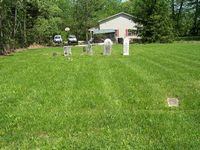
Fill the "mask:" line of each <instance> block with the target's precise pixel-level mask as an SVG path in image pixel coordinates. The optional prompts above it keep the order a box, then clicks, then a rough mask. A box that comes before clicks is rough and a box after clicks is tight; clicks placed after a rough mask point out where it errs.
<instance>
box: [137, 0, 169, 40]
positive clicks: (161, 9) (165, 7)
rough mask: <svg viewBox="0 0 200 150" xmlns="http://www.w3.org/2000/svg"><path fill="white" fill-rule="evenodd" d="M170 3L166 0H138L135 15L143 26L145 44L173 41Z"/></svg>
mask: <svg viewBox="0 0 200 150" xmlns="http://www.w3.org/2000/svg"><path fill="white" fill-rule="evenodd" d="M169 12H170V11H169V2H168V1H166V0H138V1H136V4H135V15H136V16H137V17H138V21H139V22H140V23H141V24H142V25H143V28H142V33H141V34H142V37H143V40H144V42H171V41H173V27H172V21H171V19H170V13H169Z"/></svg>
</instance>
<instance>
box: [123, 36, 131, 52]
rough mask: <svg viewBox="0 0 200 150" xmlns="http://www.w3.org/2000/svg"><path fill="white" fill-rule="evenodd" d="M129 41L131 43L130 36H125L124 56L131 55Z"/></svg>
mask: <svg viewBox="0 0 200 150" xmlns="http://www.w3.org/2000/svg"><path fill="white" fill-rule="evenodd" d="M129 43H130V40H129V38H124V42H123V55H124V56H129Z"/></svg>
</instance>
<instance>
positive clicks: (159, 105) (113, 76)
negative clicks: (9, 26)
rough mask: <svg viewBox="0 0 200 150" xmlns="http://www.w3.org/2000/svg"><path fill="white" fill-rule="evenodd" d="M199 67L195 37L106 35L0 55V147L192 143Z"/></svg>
mask: <svg viewBox="0 0 200 150" xmlns="http://www.w3.org/2000/svg"><path fill="white" fill-rule="evenodd" d="M199 68H200V51H199V43H173V44H146V45H141V44H130V45H129V40H128V39H125V40H124V43H123V44H114V43H112V42H111V41H110V40H109V39H107V40H105V43H103V44H101V45H95V44H91V43H88V44H86V45H79V46H65V47H63V48H62V47H60V48H38V49H30V50H26V51H22V52H17V53H14V54H13V56H2V57H0V83H1V84H0V90H1V92H0V102H1V105H0V110H1V119H0V120H1V121H0V137H1V143H0V147H2V148H3V149H15V148H16V147H18V148H21V149H32V148H33V149H34V148H36V147H40V148H42V147H44V148H46V149H51V148H52V146H53V147H54V148H55V149H63V148H64V149H90V148H92V149H99V148H103V149H104V148H108V147H110V148H113V149H126V148H127V149H129V148H130V147H134V148H136V149H148V148H149V149H154V148H155V147H156V148H161V149H165V148H167V149H174V148H176V147H177V144H178V147H179V148H180V149H191V148H192V149H197V147H198V145H199V140H198V137H199V136H200V132H199V131H200V124H199V113H200V112H199V106H200V101H199V97H200V83H199V75H200V69H199ZM161 139H162V140H161ZM171 140H173V142H172V143H170V142H169V141H171ZM158 141H159V142H158ZM185 143H187V144H185Z"/></svg>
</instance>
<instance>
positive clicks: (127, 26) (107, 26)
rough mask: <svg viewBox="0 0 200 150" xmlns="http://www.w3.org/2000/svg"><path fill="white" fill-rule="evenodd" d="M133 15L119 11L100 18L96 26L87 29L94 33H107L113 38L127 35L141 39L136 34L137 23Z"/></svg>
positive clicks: (116, 38)
mask: <svg viewBox="0 0 200 150" xmlns="http://www.w3.org/2000/svg"><path fill="white" fill-rule="evenodd" d="M134 18H135V17H134V16H132V15H130V14H127V13H124V12H121V13H118V14H115V15H113V16H110V17H107V18H105V19H103V20H100V21H99V22H98V23H99V26H98V27H97V28H91V29H90V30H89V31H90V32H92V33H93V34H94V35H95V34H101V33H102V34H108V35H109V36H111V35H112V37H113V38H114V39H115V40H118V39H119V38H125V37H129V38H130V39H141V38H140V37H139V36H138V27H139V24H138V23H136V22H134Z"/></svg>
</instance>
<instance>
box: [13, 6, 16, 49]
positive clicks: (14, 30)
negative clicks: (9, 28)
mask: <svg viewBox="0 0 200 150" xmlns="http://www.w3.org/2000/svg"><path fill="white" fill-rule="evenodd" d="M16 32H17V5H15V18H14V27H13V39H14V45H13V48H14V50H15V49H16Z"/></svg>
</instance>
